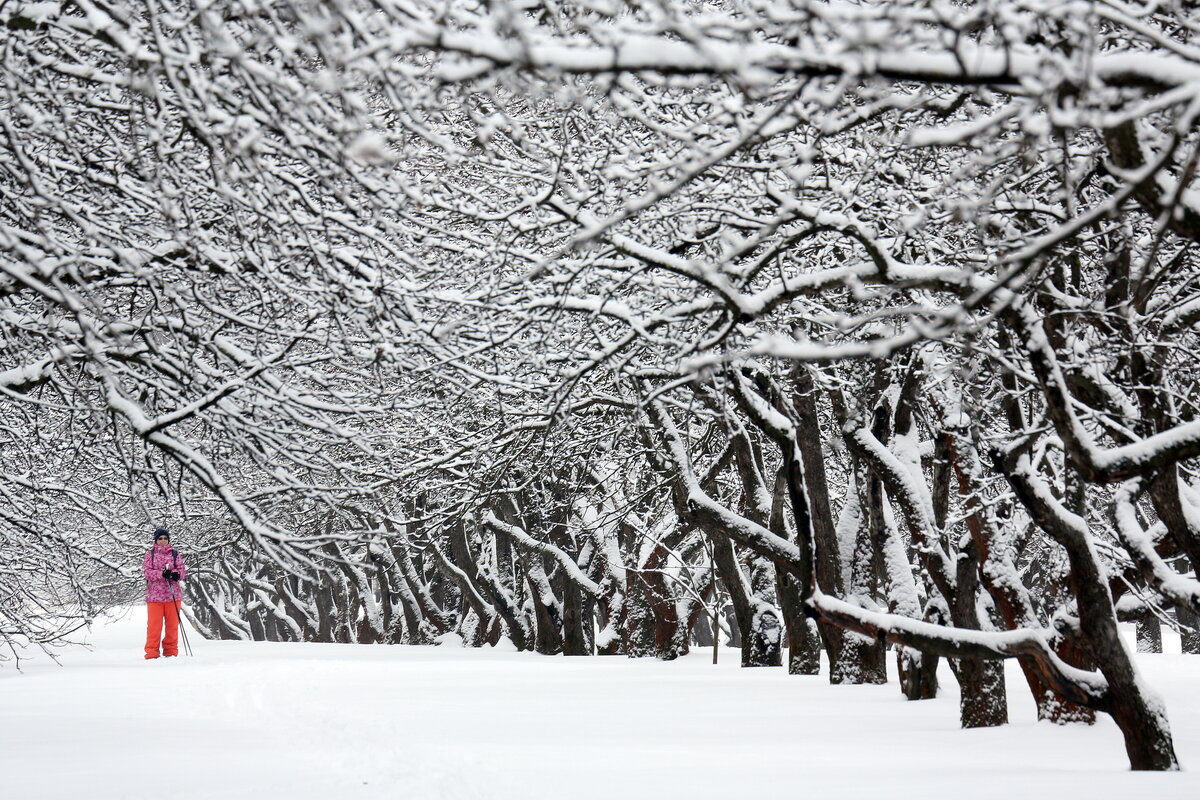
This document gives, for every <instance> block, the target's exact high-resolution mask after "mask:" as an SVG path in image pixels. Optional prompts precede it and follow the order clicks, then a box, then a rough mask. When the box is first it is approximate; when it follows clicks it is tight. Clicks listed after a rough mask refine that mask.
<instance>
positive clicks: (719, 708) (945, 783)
mask: <svg viewBox="0 0 1200 800" xmlns="http://www.w3.org/2000/svg"><path fill="white" fill-rule="evenodd" d="M144 614H145V611H144V608H142V607H134V608H133V609H131V610H129V611H128V612H126V613H125V614H124V615H123V616H121V617H120V618H119V619H117V620H116V621H115V622H111V623H109V624H97V625H96V626H95V628H94V630H93V631H92V632H91V634H90V636H89V639H90V642H91V644H92V646H93V649H91V650H90V651H85V650H82V649H77V650H66V651H63V652H62V653H61V661H62V664H63V666H61V667H59V666H55V665H54V664H52V663H50V662H49V661H48V660H47V659H46V658H45V657H40V658H37V659H32V660H27V661H25V662H24V663H23V672H20V673H18V672H17V671H16V670H15V669H13V668H12V666H11V663H10V664H9V665H8V666H5V667H3V668H0V720H3V725H2V726H0V798H4V800H10V799H11V800H43V799H49V798H53V799H57V798H64V800H65V799H66V798H71V800H116V799H117V798H137V800H142V798H147V797H156V796H157V797H162V798H170V800H186V799H187V798H220V800H238V799H240V798H254V799H255V800H274V799H275V798H280V799H281V800H309V799H310V798H313V799H316V798H320V799H321V800H342V799H343V798H386V799H387V800H424V799H425V798H453V799H455V800H457V799H458V798H480V799H481V800H505V799H506V798H521V799H522V800H529V799H531V798H556V799H558V798H562V799H563V800H578V799H581V798H609V799H611V800H627V799H628V798H635V799H636V798H653V799H654V800H670V799H671V798H687V799H688V800H692V799H694V798H722V799H723V800H741V798H749V797H764V798H768V797H769V798H781V799H782V798H803V797H828V798H835V799H836V800H841V798H858V797H862V798H871V800H878V798H881V797H907V796H914V797H920V798H922V800H940V799H941V798H947V799H948V798H954V800H961V798H964V797H970V798H981V797H996V798H1000V797H1003V798H1009V800H1014V799H1015V800H1033V799H1034V798H1042V797H1048V798H1060V799H1061V800H1070V799H1071V798H1088V800H1097V799H1099V798H1130V797H1143V796H1145V797H1153V798H1155V800H1167V798H1190V799H1191V800H1194V799H1195V798H1197V797H1200V694H1198V693H1197V692H1196V691H1195V687H1196V686H1197V685H1198V683H1197V679H1198V678H1200V656H1181V655H1179V644H1178V639H1177V638H1173V637H1170V636H1164V639H1166V640H1167V642H1166V644H1167V650H1168V654H1166V655H1148V656H1139V657H1138V658H1139V664H1140V665H1141V667H1142V669H1143V670H1144V673H1145V676H1146V679H1147V681H1148V682H1149V684H1150V685H1151V686H1153V687H1155V688H1156V689H1157V690H1158V691H1160V692H1161V693H1162V695H1163V697H1164V699H1165V701H1166V704H1167V708H1168V711H1169V713H1170V717H1171V724H1172V729H1173V730H1174V734H1175V743H1176V748H1177V752H1178V754H1179V757H1180V759H1181V760H1182V762H1183V764H1184V767H1185V769H1187V768H1191V769H1192V770H1194V771H1192V772H1188V771H1185V772H1182V773H1176V774H1150V773H1131V772H1129V771H1128V770H1127V767H1126V764H1127V762H1126V760H1125V754H1124V750H1123V747H1122V743H1121V737H1120V735H1119V733H1118V731H1117V729H1116V727H1115V726H1114V725H1113V724H1112V723H1111V722H1110V721H1109V720H1108V719H1107V718H1104V719H1102V720H1101V722H1100V723H1099V724H1097V725H1096V726H1095V727H1092V728H1086V727H1070V728H1060V727H1056V726H1054V725H1051V724H1048V723H1037V722H1034V720H1033V716H1034V713H1033V704H1032V702H1031V701H1030V700H1029V697H1028V692H1027V690H1026V689H1025V688H1024V686H1023V684H1022V683H1021V679H1020V675H1019V672H1018V671H1017V670H1016V669H1015V665H1011V662H1010V666H1012V667H1014V668H1010V670H1009V673H1008V677H1009V692H1010V701H1009V708H1010V715H1011V718H1012V719H1013V720H1014V723H1013V724H1010V725H1007V726H1005V727H1003V728H998V729H987V730H972V731H964V730H961V729H960V728H959V727H958V697H957V690H956V686H955V683H954V680H953V677H952V676H951V675H950V674H949V672H948V671H944V674H943V675H942V696H941V697H939V698H938V699H937V700H932V701H924V702H912V703H910V702H906V701H905V700H903V699H902V698H901V696H900V692H899V689H898V688H897V685H896V684H895V683H894V682H893V683H892V684H890V685H887V686H830V685H829V684H828V682H827V680H826V678H825V677H824V676H822V677H815V678H813V677H796V676H789V675H787V674H786V672H785V671H784V670H783V669H741V668H739V667H738V666H737V653H736V651H733V650H729V649H722V651H721V663H720V664H719V665H718V666H713V665H712V663H711V651H709V650H704V651H699V652H696V653H694V654H693V655H691V656H688V657H686V658H683V659H680V660H679V661H676V662H673V663H664V662H659V661H655V660H653V659H640V660H634V659H628V658H621V657H609V658H601V657H594V658H563V657H557V658H550V657H545V656H537V655H532V654H526V653H516V652H513V651H511V650H501V649H496V650H493V649H490V648H485V649H482V650H475V649H469V648H462V647H458V646H456V645H454V644H453V643H447V644H444V645H442V646H440V647H400V646H391V647H387V646H366V645H327V644H271V643H248V642H209V641H203V640H201V639H199V637H198V636H196V635H195V634H193V635H192V639H193V642H192V643H193V645H194V647H195V651H196V655H195V657H194V658H187V657H179V658H174V659H159V660H158V661H151V662H146V661H143V660H142V659H141V653H140V646H141V638H142V626H143V625H144V620H145V617H144ZM944 664H945V662H943V665H944ZM918 792H919V794H918Z"/></svg>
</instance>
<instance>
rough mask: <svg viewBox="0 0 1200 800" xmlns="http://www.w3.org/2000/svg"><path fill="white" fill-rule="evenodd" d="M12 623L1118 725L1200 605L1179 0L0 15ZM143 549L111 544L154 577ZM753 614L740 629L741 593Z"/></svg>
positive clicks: (1198, 57)
mask: <svg viewBox="0 0 1200 800" xmlns="http://www.w3.org/2000/svg"><path fill="white" fill-rule="evenodd" d="M0 23H2V24H3V25H4V28H5V35H4V36H3V37H0V60H2V61H3V67H4V69H3V70H2V71H0V324H2V326H3V327H2V328H0V333H2V338H0V350H2V352H3V360H2V361H0V493H2V494H0V555H2V556H3V563H4V565H5V567H6V568H5V569H3V570H0V641H2V642H3V643H4V644H5V645H7V646H8V648H9V649H10V650H12V652H20V648H21V647H23V646H27V645H29V644H42V645H49V644H51V643H52V642H54V641H57V640H59V639H60V638H61V637H62V636H64V635H65V634H66V633H69V630H70V629H71V627H72V626H73V625H76V624H79V623H81V622H85V621H86V620H88V619H90V618H91V617H92V616H93V615H94V614H95V613H97V611H98V610H100V609H102V608H104V607H106V606H108V605H111V604H113V603H116V602H120V601H121V600H122V599H128V598H130V597H133V596H136V592H137V588H138V587H137V577H138V571H137V569H136V563H137V554H138V552H139V551H140V548H141V547H142V546H143V545H144V541H143V539H142V537H141V535H140V533H139V534H131V533H130V530H131V528H136V527H139V526H140V528H142V529H147V530H148V529H150V528H152V527H153V526H154V525H156V524H159V523H168V524H170V525H171V526H172V527H173V528H175V529H176V530H177V531H179V532H181V533H182V534H183V535H184V537H185V538H186V539H187V541H188V546H189V552H190V553H191V554H192V556H193V559H192V563H194V564H196V566H197V567H199V568H198V569H197V570H196V571H195V573H194V580H192V581H191V582H190V586H189V592H190V593H191V595H190V600H191V607H192V613H193V616H194V617H195V620H196V622H197V623H198V624H200V625H201V626H203V627H204V628H205V629H206V630H207V631H208V632H209V633H210V634H212V635H214V636H230V637H244V638H254V639H259V638H263V639H266V638H276V639H297V640H312V641H347V642H348V641H393V642H394V641H401V642H409V643H428V642H432V641H437V640H438V639H439V638H441V637H444V636H445V634H448V633H454V634H457V635H458V636H461V637H462V638H463V640H464V641H466V642H468V643H470V644H483V643H486V642H490V643H495V642H497V641H498V640H499V639H500V638H501V637H504V638H506V639H508V640H510V641H511V642H512V643H513V644H515V645H516V646H517V647H519V648H522V649H528V650H535V651H539V652H543V653H559V652H564V653H579V654H582V653H625V654H629V655H656V656H659V657H663V658H672V657H674V656H676V655H678V654H680V653H682V652H684V651H685V650H686V649H687V648H688V647H689V646H691V645H693V644H695V643H703V642H705V641H708V638H707V637H712V636H714V635H715V636H716V637H717V638H720V637H722V636H724V635H726V634H725V633H722V629H724V630H725V631H727V633H728V634H729V635H734V634H736V637H737V641H738V642H739V646H740V647H741V649H742V659H743V663H745V664H747V665H768V664H776V663H780V662H781V660H782V658H783V657H784V653H785V652H786V653H787V658H788V662H789V667H790V668H791V669H792V670H793V671H796V672H813V671H815V670H816V669H817V668H818V665H819V663H820V658H819V654H820V653H821V652H822V651H823V652H824V653H825V656H826V658H827V660H828V664H829V674H830V677H831V679H832V680H834V681H837V682H843V683H854V682H864V681H879V680H883V678H884V675H885V671H884V664H885V658H886V653H887V652H888V651H889V649H890V650H891V651H893V652H894V654H895V657H896V658H897V660H898V661H897V663H898V666H899V672H900V675H901V681H902V684H903V691H904V692H905V694H906V695H907V696H908V697H911V698H913V699H919V698H922V697H929V696H931V695H932V694H933V693H934V692H935V691H936V681H935V675H936V668H937V663H938V659H941V658H946V659H949V660H950V663H951V665H952V667H953V669H954V675H955V677H956V679H957V680H958V681H959V683H960V685H961V687H962V697H963V704H962V717H963V722H964V724H965V725H970V726H975V725H990V724H999V723H1001V722H1003V721H1004V719H1005V717H1006V703H1005V698H1004V695H1003V692H1004V684H1003V682H1002V681H1001V680H1000V676H1001V672H1000V664H1001V662H1002V661H1003V660H1004V659H1009V658H1013V659H1017V660H1018V662H1019V664H1020V667H1021V669H1022V671H1023V674H1024V676H1025V679H1026V681H1027V683H1028V685H1029V688H1030V690H1031V692H1032V693H1033V695H1034V696H1035V698H1036V700H1037V705H1038V709H1039V713H1040V714H1041V715H1042V716H1044V717H1048V718H1052V719H1059V720H1076V719H1085V720H1086V719H1089V718H1091V716H1092V715H1093V714H1094V713H1095V712H1100V713H1105V714H1109V715H1111V716H1112V718H1113V719H1114V720H1115V721H1116V723H1117V725H1118V726H1119V727H1120V729H1121V730H1122V732H1123V734H1124V736H1125V740H1126V745H1127V749H1128V752H1129V758H1130V763H1131V765H1132V766H1133V767H1134V768H1137V769H1172V768H1175V767H1177V762H1176V758H1175V754H1174V750H1173V747H1172V744H1171V737H1170V728H1169V724H1168V720H1167V716H1166V712H1165V711H1164V710H1163V708H1162V706H1161V704H1160V703H1159V701H1158V700H1157V699H1156V697H1155V696H1154V694H1153V692H1152V689H1151V688H1150V687H1148V686H1147V685H1146V684H1145V683H1144V682H1143V681H1142V680H1140V678H1139V676H1138V672H1137V667H1136V663H1135V661H1134V659H1133V657H1132V655H1131V654H1130V652H1129V650H1128V648H1126V646H1125V645H1124V643H1123V642H1122V640H1121V638H1120V636H1119V630H1118V622H1119V621H1121V620H1134V621H1137V622H1138V624H1139V625H1140V626H1141V630H1142V631H1143V632H1144V633H1145V637H1146V639H1147V640H1150V639H1152V638H1153V634H1154V631H1155V630H1156V629H1157V628H1160V627H1161V626H1162V625H1163V624H1167V625H1170V626H1176V627H1178V628H1179V629H1180V631H1181V632H1182V635H1183V637H1184V641H1185V642H1186V646H1187V647H1188V648H1189V649H1195V646H1196V642H1195V637H1196V633H1195V631H1196V616H1195V615H1196V614H1197V613H1198V612H1200V582H1197V580H1196V570H1195V567H1194V566H1193V565H1194V564H1196V563H1197V560H1198V559H1200V484H1197V476H1196V457H1197V456H1198V455H1200V420H1197V418H1196V404H1195V386H1196V383H1197V380H1198V379H1200V367H1198V366H1197V362H1196V353H1197V352H1198V348H1197V344H1198V342H1197V335H1196V325H1197V323H1198V322H1200V287H1198V285H1197V284H1198V276H1200V270H1198V269H1197V265H1196V262H1195V246H1196V244H1197V242H1198V241H1200V200H1198V199H1197V197H1198V196H1197V195H1196V192H1195V189H1194V179H1195V171H1196V165H1197V162H1198V160H1200V159H1198V156H1197V154H1198V153H1200V138H1198V136H1197V133H1196V130H1195V128H1196V126H1195V116H1196V113H1197V112H1198V111H1200V103H1198V102H1197V99H1198V98H1197V95H1196V91H1197V88H1196V87H1197V86H1200V81H1198V80H1197V76H1198V74H1200V72H1198V70H1200V50H1198V49H1197V48H1196V47H1195V45H1194V44H1193V41H1192V39H1193V31H1194V30H1195V29H1196V27H1197V25H1200V19H1197V17H1196V12H1195V11H1194V10H1192V9H1191V8H1190V7H1189V4H1186V3H1182V2H1167V3H1158V4H1154V5H1152V6H1147V7H1145V8H1132V7H1129V6H1128V5H1126V4H1123V3H1116V2H1103V1H1102V2H1055V3H1047V2H1044V1H1043V0H1007V1H1005V2H993V3H977V4H972V5H970V6H963V5H962V4H956V3H950V2H944V1H943V0H925V1H923V2H916V3H906V4H892V3H877V2H871V1H870V0H861V2H855V1H854V0H851V1H850V2H842V3H828V2H816V0H813V1H812V2H809V1H808V0H792V2H778V1H777V0H748V2H744V3H738V4H734V5H731V4H728V3H722V2H712V3H707V2H698V3H688V4H682V3H681V4H672V3H658V2H652V3H642V2H623V3H614V4H606V3H603V2H598V3H589V4H586V5H585V4H560V3H551V2H546V3H541V2H537V1H536V0H534V2H524V3H520V4H510V3H503V2H502V3H490V4H484V5H480V6H479V7H475V6H472V5H470V4H450V5H449V6H446V5H445V4H437V3H424V2H420V0H417V1H416V2H393V1H392V0H373V1H372V2H366V0H336V1H335V2H329V1H328V0H326V1H324V2H311V1H310V0H272V1H270V2H255V3H249V2H240V1H237V0H226V1H223V2H214V3H208V4H203V5H197V4H194V3H190V2H184V1H183V0H146V1H145V2H137V3H125V4H121V5H119V6H118V5H116V4H109V3H97V2H92V1H91V0H74V1H73V2H63V3H42V2H40V3H25V2H9V3H5V4H3V5H2V6H0ZM130 565H134V566H132V567H131V566H130ZM726 608H728V609H730V610H731V614H730V615H729V617H730V618H729V619H725V618H724V614H723V612H724V609H726Z"/></svg>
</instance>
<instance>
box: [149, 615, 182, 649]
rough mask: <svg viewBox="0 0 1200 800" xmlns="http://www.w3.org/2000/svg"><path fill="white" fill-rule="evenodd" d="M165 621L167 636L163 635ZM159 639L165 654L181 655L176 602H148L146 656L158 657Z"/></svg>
mask: <svg viewBox="0 0 1200 800" xmlns="http://www.w3.org/2000/svg"><path fill="white" fill-rule="evenodd" d="M164 622H165V623H166V624H167V635H166V636H163V623H164ZM159 639H161V640H162V653H163V655H164V656H177V655H179V611H178V609H176V608H175V604H174V603H151V602H147V603H146V658H158V642H159Z"/></svg>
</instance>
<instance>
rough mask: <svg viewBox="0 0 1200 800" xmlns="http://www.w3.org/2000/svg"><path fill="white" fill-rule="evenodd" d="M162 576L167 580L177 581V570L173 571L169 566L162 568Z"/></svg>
mask: <svg viewBox="0 0 1200 800" xmlns="http://www.w3.org/2000/svg"><path fill="white" fill-rule="evenodd" d="M162 576H163V577H164V578H166V579H167V580H169V581H177V580H179V573H178V572H175V571H174V570H172V569H170V568H168V569H164V570H163V571H162Z"/></svg>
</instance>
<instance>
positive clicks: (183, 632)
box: [169, 581, 192, 658]
mask: <svg viewBox="0 0 1200 800" xmlns="http://www.w3.org/2000/svg"><path fill="white" fill-rule="evenodd" d="M169 583H170V585H171V600H173V601H174V602H175V621H176V624H177V625H179V635H180V636H182V637H183V652H184V653H186V654H187V655H188V657H189V658H190V657H191V655H192V645H191V644H190V643H189V642H188V638H187V629H186V628H184V627H183V610H182V609H181V608H180V607H179V600H178V598H176V597H175V584H176V583H178V581H169ZM180 594H182V592H180Z"/></svg>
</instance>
